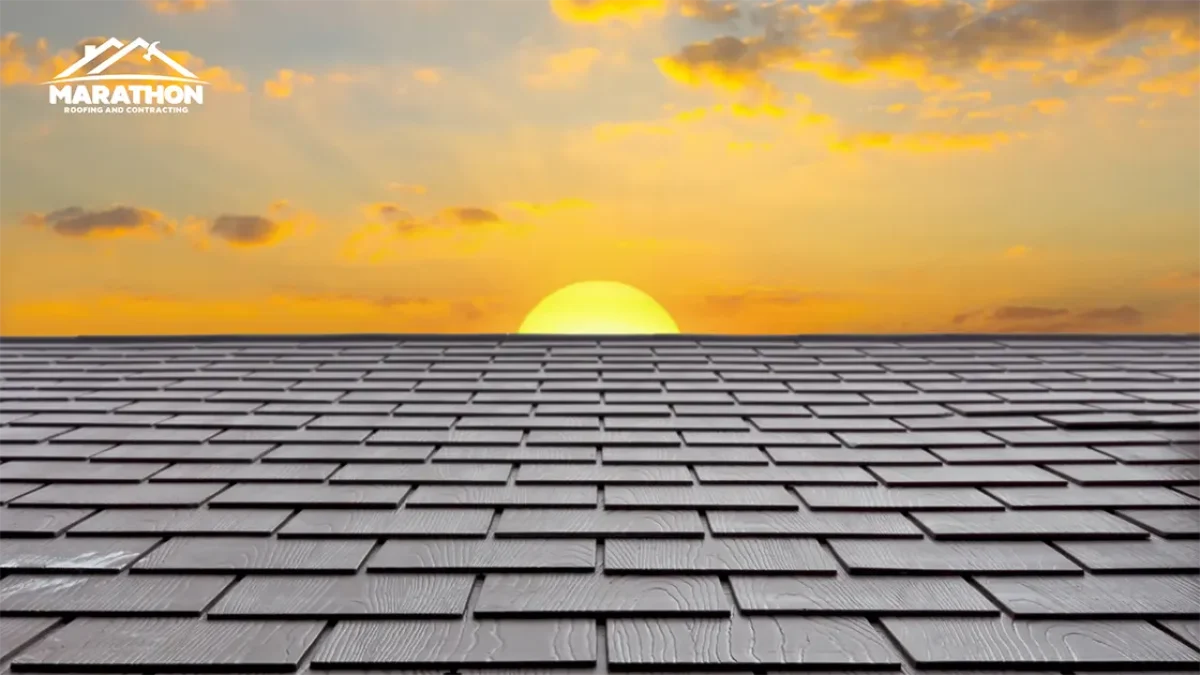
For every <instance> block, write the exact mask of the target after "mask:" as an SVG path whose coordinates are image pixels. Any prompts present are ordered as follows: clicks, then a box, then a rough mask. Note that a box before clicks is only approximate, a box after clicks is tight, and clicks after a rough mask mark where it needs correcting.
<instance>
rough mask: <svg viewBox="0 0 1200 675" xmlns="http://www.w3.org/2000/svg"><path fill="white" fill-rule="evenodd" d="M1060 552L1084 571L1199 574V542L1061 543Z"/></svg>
mask: <svg viewBox="0 0 1200 675" xmlns="http://www.w3.org/2000/svg"><path fill="white" fill-rule="evenodd" d="M1059 548H1061V549H1062V550H1063V552H1065V553H1066V554H1067V555H1069V556H1071V558H1073V559H1074V560H1077V561H1079V564H1080V565H1083V567H1085V568H1086V569H1088V570H1089V571H1091V572H1095V573H1107V572H1166V573H1176V574H1178V573H1183V572H1191V573H1200V541H1196V540H1194V539H1193V540H1191V541H1162V540H1154V541H1131V542H1112V541H1103V542H1101V541H1096V542H1064V543H1061V544H1059Z"/></svg>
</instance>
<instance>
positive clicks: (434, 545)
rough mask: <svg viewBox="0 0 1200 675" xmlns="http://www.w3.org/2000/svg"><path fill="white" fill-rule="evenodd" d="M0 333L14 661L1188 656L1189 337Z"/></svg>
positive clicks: (760, 666) (1198, 490)
mask: <svg viewBox="0 0 1200 675" xmlns="http://www.w3.org/2000/svg"><path fill="white" fill-rule="evenodd" d="M0 355H2V359H3V360H2V375H3V388H2V393H0V395H2V400H3V407H2V411H3V412H2V414H0V423H2V424H3V426H2V427H0V441H2V444H0V458H2V459H3V464H0V503H2V504H4V506H3V507H2V508H0V535H2V536H3V538H2V539H0V569H2V570H3V578H2V579H0V612H2V614H3V616H2V618H0V671H3V670H4V669H6V668H7V669H11V671H14V672H41V671H60V672H61V671H65V672H72V673H87V672H98V671H107V672H116V673H134V672H139V673H165V672H182V673H197V672H211V671H228V672H234V673H247V674H248V673H259V672H294V671H308V670H313V671H321V670H331V669H340V670H347V669H348V670H360V671H361V670H368V669H374V670H390V671H399V672H409V673H412V672H428V673H446V672H451V673H464V674H480V673H492V674H500V673H504V674H507V675H532V674H534V673H541V674H543V675H546V674H554V675H569V674H572V673H575V674H584V673H589V674H590V673H606V672H615V671H627V670H634V671H668V670H673V671H681V670H682V671H684V672H692V673H705V672H711V671H716V670H721V671H725V672H735V673H758V674H762V673H767V672H780V671H787V670H797V669H807V670H818V671H820V670H826V671H828V670H877V669H884V670H892V671H900V670H904V671H907V672H910V673H916V672H924V671H927V670H933V669H943V672H944V669H960V670H963V671H992V672H995V671H997V670H1006V669H1018V668H1020V669H1026V670H1034V671H1039V672H1064V671H1065V672H1069V673H1074V672H1087V671H1089V670H1114V669H1115V670H1117V671H1123V672H1144V671H1147V670H1164V669H1165V670H1171V669H1174V670H1176V671H1179V672H1195V671H1196V666H1197V664H1200V620H1198V618H1200V548H1198V544H1197V541H1198V537H1200V482H1198V481H1200V473H1198V468H1197V460H1198V458H1200V452H1198V447H1200V446H1198V445H1197V443H1198V440H1200V417H1198V415H1200V412H1198V410H1200V343H1198V342H1197V339H1196V338H1195V337H1190V336H1183V337H1179V336H1150V337H1129V336H1124V337H1096V336H1088V337H1079V336H1073V337H1065V338H1053V337H1038V338H1032V337H1012V336H1007V337H1006V336H982V337H928V338H918V337H898V336H892V337H878V338H870V337H853V336H852V337H830V338H815V337H800V338H797V337H737V338H732V337H730V338H721V337H715V336H675V337H663V338H599V337H590V338H554V339H550V338H536V337H507V336H472V337H431V336H342V337H313V338H287V337H273V338H248V337H209V338H143V339H87V338H78V339H66V340H7V341H4V342H3V343H2V348H0Z"/></svg>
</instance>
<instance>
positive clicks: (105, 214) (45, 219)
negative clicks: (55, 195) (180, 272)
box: [23, 206, 175, 239]
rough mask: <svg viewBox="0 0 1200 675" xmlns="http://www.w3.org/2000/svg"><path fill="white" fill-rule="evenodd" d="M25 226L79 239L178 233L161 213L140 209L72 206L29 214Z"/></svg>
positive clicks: (155, 235) (143, 236)
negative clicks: (90, 208) (93, 208)
mask: <svg viewBox="0 0 1200 675" xmlns="http://www.w3.org/2000/svg"><path fill="white" fill-rule="evenodd" d="M23 222H24V223H25V224H26V225H29V226H31V227H34V228H38V229H48V230H50V231H52V232H54V233H55V234H57V235H60V236H63V237H72V238H76V239H88V238H92V239H106V238H119V237H141V238H157V237H159V236H161V235H164V234H170V233H171V232H173V231H174V229H175V226H174V224H173V223H171V222H170V221H168V220H167V219H165V218H164V217H163V214H161V213H159V212H158V211H154V210H151V209H144V208H139V207H136V206H113V207H111V208H107V209H100V210H95V211H92V210H88V209H84V208H82V207H79V206H69V207H67V208H64V209H58V210H57V211H51V212H50V213H46V214H41V213H30V214H27V215H26V216H25V217H24V219H23Z"/></svg>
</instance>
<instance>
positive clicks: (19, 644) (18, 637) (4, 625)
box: [0, 616, 58, 661]
mask: <svg viewBox="0 0 1200 675" xmlns="http://www.w3.org/2000/svg"><path fill="white" fill-rule="evenodd" d="M57 623H58V621H57V620H56V619H40V618H33V617H29V618H23V617H13V616H3V617H0V661H7V660H8V659H10V658H11V657H12V656H13V655H15V654H16V653H17V652H19V651H21V649H22V648H23V647H25V646H26V645H28V644H30V643H31V642H33V640H34V638H37V637H39V636H41V635H42V634H43V633H45V632H46V631H48V630H50V628H51V627H52V626H54V625H55V624H57Z"/></svg>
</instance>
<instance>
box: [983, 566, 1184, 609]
mask: <svg viewBox="0 0 1200 675" xmlns="http://www.w3.org/2000/svg"><path fill="white" fill-rule="evenodd" d="M977 581H978V582H979V584H980V587H981V588H983V589H984V591H985V592H986V593H988V594H989V595H990V596H991V597H992V598H994V599H995V600H996V602H998V603H1000V605H1001V606H1003V607H1004V609H1005V610H1006V611H1008V612H1009V613H1010V614H1012V615H1013V616H1015V617H1018V618H1030V619H1032V618H1079V619H1104V618H1114V619H1122V618H1137V619H1154V618H1177V617H1187V616H1192V617H1194V616H1197V615H1200V576H1197V575H1178V574H1171V575H1168V574H1154V575H1150V574H1146V575H1119V574H1112V575H1107V574H1106V575H1096V576H1093V575H1088V576H1085V577H1058V578H1055V577H1010V578H995V577H979V578H977Z"/></svg>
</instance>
